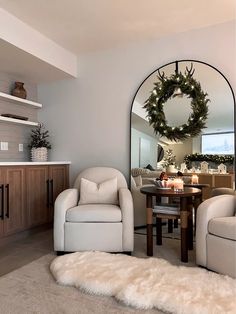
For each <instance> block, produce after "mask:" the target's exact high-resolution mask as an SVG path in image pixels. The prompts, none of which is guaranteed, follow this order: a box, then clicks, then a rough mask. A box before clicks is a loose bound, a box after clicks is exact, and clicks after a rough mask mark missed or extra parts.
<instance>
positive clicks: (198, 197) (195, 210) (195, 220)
mask: <svg viewBox="0 0 236 314" xmlns="http://www.w3.org/2000/svg"><path fill="white" fill-rule="evenodd" d="M201 202H202V196H196V197H195V199H194V234H196V227H197V208H198V206H199V205H200V204H201Z"/></svg>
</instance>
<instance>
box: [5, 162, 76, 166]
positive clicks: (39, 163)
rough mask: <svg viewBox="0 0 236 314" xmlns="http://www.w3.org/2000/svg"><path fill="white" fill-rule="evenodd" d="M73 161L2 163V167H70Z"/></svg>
mask: <svg viewBox="0 0 236 314" xmlns="http://www.w3.org/2000/svg"><path fill="white" fill-rule="evenodd" d="M70 164H71V161H41V162H40V161H39V162H33V161H1V162H0V166H40V165H70Z"/></svg>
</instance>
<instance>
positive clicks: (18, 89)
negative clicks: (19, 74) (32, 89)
mask: <svg viewBox="0 0 236 314" xmlns="http://www.w3.org/2000/svg"><path fill="white" fill-rule="evenodd" d="M11 94H12V95H13V96H16V97H19V98H23V99H26V96H27V93H26V90H25V88H24V83H22V82H15V87H14V89H13V90H12V93H11Z"/></svg>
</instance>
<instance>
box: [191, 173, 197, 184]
mask: <svg viewBox="0 0 236 314" xmlns="http://www.w3.org/2000/svg"><path fill="white" fill-rule="evenodd" d="M192 184H198V176H197V175H196V174H193V175H192Z"/></svg>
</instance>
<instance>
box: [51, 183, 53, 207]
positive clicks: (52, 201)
mask: <svg viewBox="0 0 236 314" xmlns="http://www.w3.org/2000/svg"><path fill="white" fill-rule="evenodd" d="M50 185H51V202H50V205H51V206H53V179H51V180H50Z"/></svg>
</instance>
